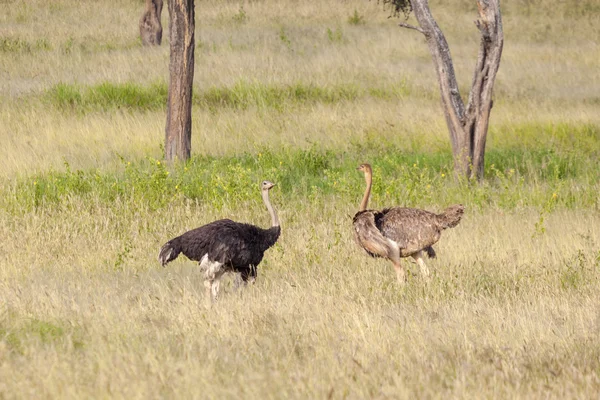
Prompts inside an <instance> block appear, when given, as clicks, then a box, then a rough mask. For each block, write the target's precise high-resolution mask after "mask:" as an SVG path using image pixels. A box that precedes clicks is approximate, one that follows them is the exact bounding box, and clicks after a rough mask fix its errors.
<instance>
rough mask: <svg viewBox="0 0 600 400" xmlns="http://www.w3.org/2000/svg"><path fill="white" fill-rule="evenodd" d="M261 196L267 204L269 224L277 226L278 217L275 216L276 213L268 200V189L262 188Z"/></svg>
mask: <svg viewBox="0 0 600 400" xmlns="http://www.w3.org/2000/svg"><path fill="white" fill-rule="evenodd" d="M262 198H263V201H264V202H265V205H266V206H267V210H269V214H270V215H271V226H279V218H277V213H276V212H275V210H274V209H273V206H272V205H271V202H270V201H269V191H268V190H263V192H262Z"/></svg>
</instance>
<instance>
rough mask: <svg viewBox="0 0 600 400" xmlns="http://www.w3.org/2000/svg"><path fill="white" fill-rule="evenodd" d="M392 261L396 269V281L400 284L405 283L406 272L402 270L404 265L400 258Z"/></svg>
mask: <svg viewBox="0 0 600 400" xmlns="http://www.w3.org/2000/svg"><path fill="white" fill-rule="evenodd" d="M392 262H393V263H394V269H395V270H396V278H398V283H399V284H400V285H402V286H404V284H405V283H406V273H405V272H404V267H403V266H402V263H401V262H400V260H397V261H392Z"/></svg>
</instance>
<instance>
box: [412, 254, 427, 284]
mask: <svg viewBox="0 0 600 400" xmlns="http://www.w3.org/2000/svg"><path fill="white" fill-rule="evenodd" d="M412 258H414V259H415V261H416V262H417V264H419V267H420V268H421V274H422V275H423V277H425V279H429V268H427V264H425V260H423V252H422V251H419V252H418V253H416V254H413V256H412Z"/></svg>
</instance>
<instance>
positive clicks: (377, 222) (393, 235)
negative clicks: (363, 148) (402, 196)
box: [353, 164, 464, 284]
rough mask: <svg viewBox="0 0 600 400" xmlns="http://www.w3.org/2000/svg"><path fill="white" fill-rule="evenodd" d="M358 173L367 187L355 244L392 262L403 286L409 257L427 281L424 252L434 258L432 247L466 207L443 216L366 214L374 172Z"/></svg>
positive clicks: (411, 211)
mask: <svg viewBox="0 0 600 400" xmlns="http://www.w3.org/2000/svg"><path fill="white" fill-rule="evenodd" d="M357 169H358V170H359V171H362V172H363V173H364V174H365V181H366V184H367V187H366V189H365V194H364V196H363V199H362V202H361V203H360V210H359V211H358V212H357V213H356V215H354V219H353V224H354V236H355V238H356V241H357V242H358V244H359V245H360V246H361V247H362V248H363V249H365V251H366V252H367V253H368V254H369V255H370V256H372V257H383V258H387V259H388V260H390V261H391V262H392V263H393V264H394V268H395V269H396V276H397V278H398V281H399V282H400V283H401V284H404V283H405V281H406V274H405V272H404V268H403V267H402V264H401V262H400V259H401V258H404V257H408V256H411V257H412V258H414V260H415V261H416V262H417V264H419V267H420V268H421V273H422V274H423V276H424V277H426V278H428V277H429V269H428V268H427V265H426V264H425V261H424V260H423V252H425V253H427V255H428V256H429V257H430V258H434V257H435V251H434V250H433V247H431V246H432V245H433V244H435V243H436V242H437V241H438V240H440V236H441V234H442V231H443V230H444V229H446V228H453V227H455V226H456V225H458V223H459V222H460V219H461V217H462V215H463V212H464V207H463V205H462V204H455V205H453V206H450V207H448V208H447V209H446V210H444V212H442V213H441V214H435V213H432V212H429V211H425V210H420V209H417V208H405V207H392V208H385V209H383V210H381V211H379V210H367V205H368V203H369V196H370V194H371V183H372V176H373V170H372V169H371V166H370V165H369V164H361V165H360V166H359V167H358V168H357Z"/></svg>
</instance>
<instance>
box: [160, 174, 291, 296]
mask: <svg viewBox="0 0 600 400" xmlns="http://www.w3.org/2000/svg"><path fill="white" fill-rule="evenodd" d="M273 186H275V184H274V183H272V182H269V181H264V182H263V183H262V184H261V193H262V198H263V201H264V202H265V205H266V206H267V210H268V211H269V214H271V220H272V224H271V227H270V228H269V229H262V228H259V227H257V226H254V225H250V224H244V223H240V222H235V221H232V220H230V219H220V220H218V221H214V222H211V223H209V224H206V225H204V226H201V227H199V228H196V229H192V230H191V231H187V232H186V233H184V234H183V235H181V236H178V237H176V238H174V239H171V240H169V241H168V242H167V243H165V245H164V246H163V247H162V248H161V249H160V254H159V255H158V260H159V261H160V263H161V264H162V266H163V267H164V266H165V265H166V264H167V263H169V262H170V261H172V260H174V259H176V258H177V256H179V253H183V254H185V256H186V257H187V258H189V259H190V260H194V261H198V262H199V263H200V268H202V269H203V270H204V274H205V277H204V287H205V289H206V298H207V300H208V302H209V303H210V302H211V299H212V300H215V299H216V298H217V294H218V293H219V282H220V279H221V277H222V276H223V274H224V273H226V272H233V273H239V274H240V275H241V278H242V280H243V282H244V283H247V282H248V280H250V281H251V282H253V281H254V279H255V278H256V267H257V266H258V264H260V262H261V261H262V259H263V255H264V253H265V251H266V250H267V249H268V248H269V247H271V246H273V245H274V244H275V242H277V239H278V238H279V234H280V233H281V228H280V226H279V219H278V218H277V213H276V212H275V210H274V209H273V206H272V205H271V202H270V201H269V190H270V189H271V188H272V187H273Z"/></svg>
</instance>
